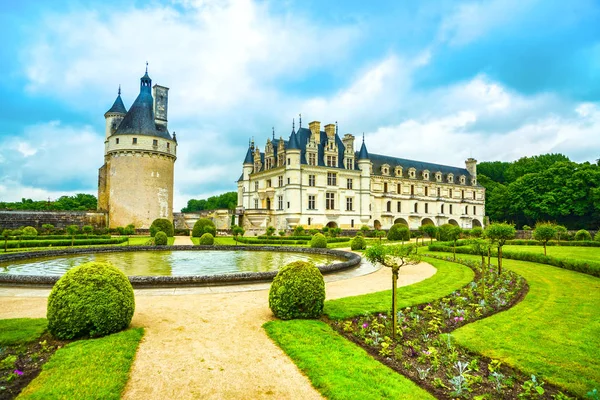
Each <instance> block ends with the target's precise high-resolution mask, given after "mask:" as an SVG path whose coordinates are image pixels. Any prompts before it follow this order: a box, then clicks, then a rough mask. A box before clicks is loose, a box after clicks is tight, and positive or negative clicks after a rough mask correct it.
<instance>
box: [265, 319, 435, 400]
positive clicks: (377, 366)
mask: <svg viewBox="0 0 600 400" xmlns="http://www.w3.org/2000/svg"><path fill="white" fill-rule="evenodd" d="M264 328H265V330H266V331H267V334H268V335H269V336H270V337H271V339H273V341H275V343H277V344H278V345H279V346H280V347H281V348H282V349H283V350H284V351H285V352H286V354H288V355H289V356H290V358H291V359H292V360H294V362H295V363H296V365H297V366H298V368H300V370H302V371H303V372H304V373H305V374H306V375H307V376H308V378H309V379H310V381H311V383H312V385H313V386H314V387H315V388H316V389H317V390H319V391H320V392H321V394H322V395H323V396H324V397H326V398H328V399H334V400H335V399H342V400H346V399H433V398H434V397H433V396H431V395H430V394H429V393H428V392H427V391H425V390H423V389H421V388H420V387H418V386H417V385H416V384H414V383H413V382H412V381H411V380H409V379H408V378H405V377H403V376H402V375H398V374H397V373H396V372H394V371H392V370H391V369H390V368H388V367H386V366H385V365H383V364H381V363H380V362H379V361H376V360H375V359H374V358H372V357H371V356H370V355H369V354H367V352H366V351H365V350H363V349H362V348H360V347H359V346H357V345H355V344H354V343H352V342H350V341H348V340H346V339H344V338H343V337H342V336H340V335H338V334H337V333H336V332H335V331H334V330H333V329H332V328H331V327H330V326H329V325H327V324H326V323H324V322H321V321H312V320H292V321H272V322H268V323H266V324H265V325H264Z"/></svg>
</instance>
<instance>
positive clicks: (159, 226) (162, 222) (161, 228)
mask: <svg viewBox="0 0 600 400" xmlns="http://www.w3.org/2000/svg"><path fill="white" fill-rule="evenodd" d="M194 226H195V225H194ZM121 232H122V233H121V234H125V229H124V228H121ZM157 232H164V233H165V234H166V235H167V237H173V236H174V235H175V228H173V223H172V222H171V221H170V220H168V219H166V218H157V219H155V220H154V221H152V224H150V236H152V237H154V236H156V233H157Z"/></svg>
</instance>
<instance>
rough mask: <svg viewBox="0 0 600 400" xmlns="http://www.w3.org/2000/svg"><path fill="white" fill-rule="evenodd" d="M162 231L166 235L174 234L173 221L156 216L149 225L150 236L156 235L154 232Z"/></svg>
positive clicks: (171, 235)
mask: <svg viewBox="0 0 600 400" xmlns="http://www.w3.org/2000/svg"><path fill="white" fill-rule="evenodd" d="M158 231H161V232H164V233H165V234H166V235H167V237H173V236H174V235H175V229H173V223H172V222H171V221H169V220H168V219H166V218H157V219H155V220H154V221H152V225H150V236H152V237H154V236H156V232H158Z"/></svg>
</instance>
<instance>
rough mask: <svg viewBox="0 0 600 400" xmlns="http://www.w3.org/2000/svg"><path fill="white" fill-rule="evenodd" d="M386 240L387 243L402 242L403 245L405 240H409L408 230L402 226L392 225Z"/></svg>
mask: <svg viewBox="0 0 600 400" xmlns="http://www.w3.org/2000/svg"><path fill="white" fill-rule="evenodd" d="M377 232H378V231H376V232H375V233H377ZM387 239H388V240H389V241H395V240H402V244H404V241H405V240H410V230H409V229H408V226H406V225H404V224H394V225H392V227H391V228H390V230H389V231H388V233H387Z"/></svg>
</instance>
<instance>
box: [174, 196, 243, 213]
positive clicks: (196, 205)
mask: <svg viewBox="0 0 600 400" xmlns="http://www.w3.org/2000/svg"><path fill="white" fill-rule="evenodd" d="M236 206H237V192H227V193H223V194H220V195H217V196H211V197H209V198H208V199H206V200H196V199H190V200H188V202H187V206H186V207H184V208H182V209H181V212H184V213H187V212H197V211H204V210H217V209H223V208H226V209H229V210H234V209H235V207H236Z"/></svg>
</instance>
